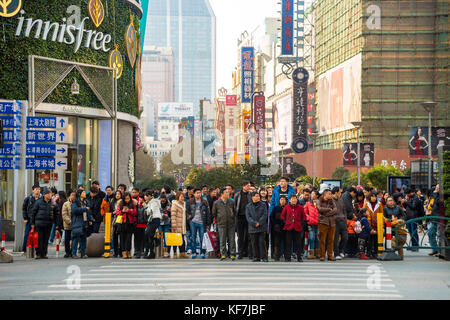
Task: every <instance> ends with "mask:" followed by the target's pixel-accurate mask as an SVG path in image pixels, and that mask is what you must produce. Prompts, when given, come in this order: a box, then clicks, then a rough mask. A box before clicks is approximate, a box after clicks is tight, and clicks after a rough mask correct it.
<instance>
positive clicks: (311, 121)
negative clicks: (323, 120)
mask: <svg viewBox="0 0 450 320" xmlns="http://www.w3.org/2000/svg"><path fill="white" fill-rule="evenodd" d="M314 95H315V89H314V83H310V84H309V85H308V100H307V110H308V111H307V112H308V113H307V115H308V116H307V121H306V122H307V124H308V134H311V133H312V132H313V129H314V112H315V111H314V103H315V96H314Z"/></svg>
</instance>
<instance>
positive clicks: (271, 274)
mask: <svg viewBox="0 0 450 320" xmlns="http://www.w3.org/2000/svg"><path fill="white" fill-rule="evenodd" d="M90 271H92V272H99V271H100V272H101V271H103V270H95V269H94V270H90ZM137 271H140V270H133V269H128V270H127V269H124V270H120V272H102V273H89V274H85V275H84V276H91V275H92V276H123V275H124V274H123V273H124V272H131V274H130V276H149V275H152V276H155V277H160V276H167V275H168V271H165V272H153V270H149V272H137ZM186 272H188V271H186V270H184V271H183V273H175V274H171V277H173V278H178V277H184V276H185V275H186ZM189 274H190V275H191V276H192V277H195V276H198V277H203V276H208V275H209V276H214V275H217V276H219V275H220V276H221V277H228V276H229V275H231V276H253V275H257V276H263V275H266V276H267V278H266V279H271V278H273V277H276V278H278V277H280V276H282V277H290V278H292V277H297V276H303V275H304V276H306V275H310V276H339V277H342V278H350V279H353V277H354V276H363V275H367V276H368V275H369V274H368V273H366V272H352V273H348V272H345V273H341V272H329V273H325V272H308V271H304V272H296V273H293V272H291V273H289V274H282V275H280V274H274V272H260V271H256V270H255V271H249V272H218V271H217V272H204V271H203V272H202V271H189ZM380 277H388V275H387V274H380Z"/></svg>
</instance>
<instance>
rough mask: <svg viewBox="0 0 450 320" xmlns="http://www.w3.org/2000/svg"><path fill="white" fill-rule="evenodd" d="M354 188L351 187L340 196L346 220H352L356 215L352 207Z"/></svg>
mask: <svg viewBox="0 0 450 320" xmlns="http://www.w3.org/2000/svg"><path fill="white" fill-rule="evenodd" d="M356 193H357V191H356V188H354V187H351V188H350V189H348V190H347V191H345V192H344V194H343V195H342V201H343V202H344V214H345V216H346V217H347V220H352V218H353V215H354V214H356V212H355V207H354V206H353V200H354V199H355V198H356Z"/></svg>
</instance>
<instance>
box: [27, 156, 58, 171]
mask: <svg viewBox="0 0 450 320" xmlns="http://www.w3.org/2000/svg"><path fill="white" fill-rule="evenodd" d="M55 166H56V160H55V159H54V158H27V160H26V168H27V169H39V170H54V169H55Z"/></svg>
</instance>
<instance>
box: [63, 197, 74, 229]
mask: <svg viewBox="0 0 450 320" xmlns="http://www.w3.org/2000/svg"><path fill="white" fill-rule="evenodd" d="M71 211H72V201H71V200H70V199H69V200H67V201H66V202H64V204H63V207H62V213H61V215H62V219H63V224H64V230H72V214H71Z"/></svg>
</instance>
